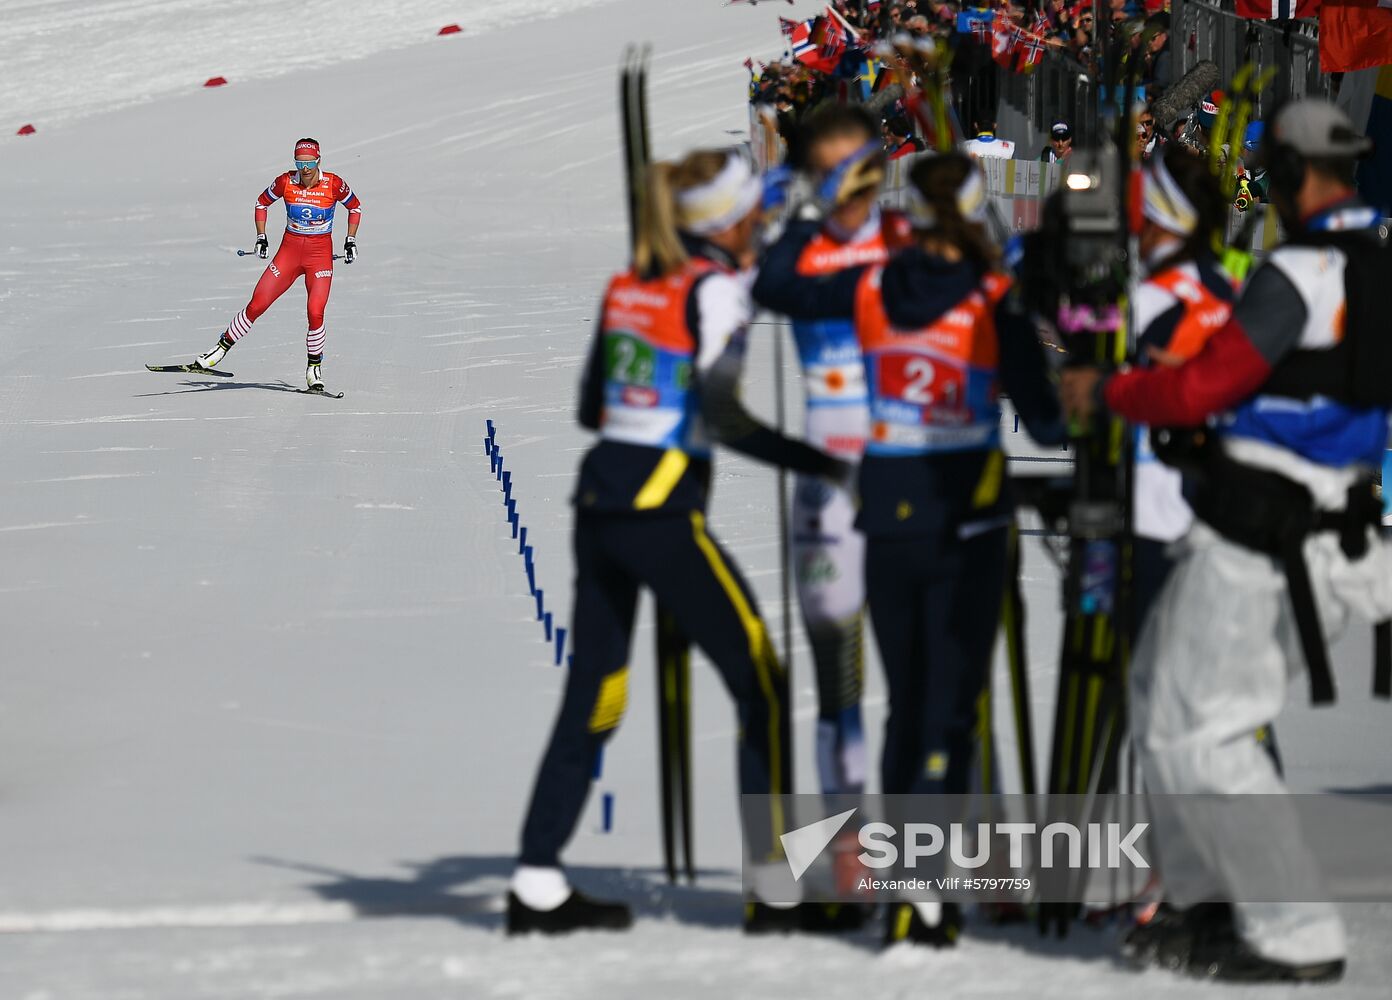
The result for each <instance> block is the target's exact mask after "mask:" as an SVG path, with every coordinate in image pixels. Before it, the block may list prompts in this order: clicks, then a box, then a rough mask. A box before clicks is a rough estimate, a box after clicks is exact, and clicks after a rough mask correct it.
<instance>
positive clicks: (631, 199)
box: [619, 45, 696, 882]
mask: <svg viewBox="0 0 1392 1000" xmlns="http://www.w3.org/2000/svg"><path fill="white" fill-rule="evenodd" d="M649 55H650V50H649V49H648V48H647V47H646V46H644V47H641V48H640V47H638V46H632V45H631V46H629V47H628V48H627V49H625V50H624V54H623V63H622V65H621V67H620V70H619V108H620V114H621V118H622V128H623V143H624V178H625V181H626V184H625V187H626V190H627V194H628V227H629V241H630V247H632V248H636V247H637V245H638V234H639V232H640V231H641V229H642V225H643V214H644V212H645V211H646V201H647V200H646V197H645V191H646V190H647V183H648V176H647V174H648V166H649V164H650V163H651V150H650V147H649V142H648V108H647V88H648V59H649ZM656 617H657V733H658V748H657V749H658V775H659V783H660V786H661V802H662V852H663V860H664V863H665V865H666V868H667V880H668V881H669V882H675V881H676V880H677V872H678V870H679V869H680V870H681V871H683V872H684V873H685V874H686V878H687V881H695V879H696V860H695V855H694V854H693V852H692V834H691V640H690V639H689V638H688V637H687V636H686V635H685V634H684V633H683V632H682V630H681V627H680V626H679V625H678V624H677V621H676V618H675V617H673V615H672V613H671V612H670V611H669V610H667V609H666V608H663V607H662V606H661V605H658V606H657V608H656ZM679 835H680V841H678V836H679ZM679 858H680V864H679Z"/></svg>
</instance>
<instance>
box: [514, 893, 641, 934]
mask: <svg viewBox="0 0 1392 1000" xmlns="http://www.w3.org/2000/svg"><path fill="white" fill-rule="evenodd" d="M631 926H633V913H632V912H631V911H630V910H629V908H628V904H627V903H607V902H604V901H602V900H598V899H591V898H590V897H589V896H586V895H584V894H583V893H581V892H579V891H578V890H575V889H572V890H571V892H570V895H569V896H567V897H566V900H565V902H564V903H562V904H561V905H560V906H558V907H556V908H555V909H554V910H534V909H532V908H531V907H530V906H528V905H527V904H526V903H524V902H522V900H520V899H518V898H517V894H516V893H512V892H509V893H508V905H507V932H508V933H509V934H530V933H531V932H532V931H537V932H538V933H541V934H568V933H570V932H571V931H585V930H594V931H625V930H628V928H630V927H631Z"/></svg>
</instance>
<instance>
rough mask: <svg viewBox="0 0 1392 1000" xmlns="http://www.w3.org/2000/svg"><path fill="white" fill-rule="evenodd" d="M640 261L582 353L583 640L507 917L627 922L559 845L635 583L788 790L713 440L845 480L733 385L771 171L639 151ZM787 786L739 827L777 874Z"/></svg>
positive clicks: (777, 681)
mask: <svg viewBox="0 0 1392 1000" xmlns="http://www.w3.org/2000/svg"><path fill="white" fill-rule="evenodd" d="M647 173H648V188H647V191H646V205H645V209H644V211H643V212H642V213H641V214H640V217H641V219H642V224H641V226H640V229H639V232H638V239H637V243H636V248H635V253H634V266H633V268H632V269H631V270H629V271H626V272H624V273H622V274H619V275H616V276H615V277H614V278H613V279H612V280H611V281H610V284H609V288H608V291H607V292H606V293H605V296H604V303H603V308H602V310H601V314H600V320H599V325H598V328H597V330H596V336H595V340H594V342H593V344H592V346H591V350H590V356H589V361H588V363H587V365H586V368H585V374H584V379H583V383H582V386H581V398H580V413H579V418H580V423H581V424H582V425H583V426H584V427H587V428H589V429H591V430H594V431H597V432H598V434H599V441H598V442H597V443H596V444H595V446H594V447H593V448H591V449H590V451H589V452H588V453H587V454H586V456H585V458H584V460H583V462H582V464H581V467H580V477H579V483H578V485H577V487H576V492H575V497H574V503H575V506H576V515H575V532H574V547H575V569H576V579H575V610H574V613H573V615H572V617H571V621H572V622H573V623H574V630H575V631H574V633H573V642H574V645H573V650H574V653H573V660H572V663H571V666H570V669H569V671H568V672H567V674H566V688H565V693H564V695H563V697H562V700H561V707H560V711H559V714H558V715H557V718H556V723H555V728H554V729H553V731H552V734H551V741H550V744H549V745H548V747H547V748H546V752H545V755H544V756H543V758H542V762H541V767H540V770H539V772H538V774H537V779H536V785H535V788H534V790H533V793H532V800H531V805H530V807H529V809H528V812H527V818H526V821H525V824H524V826H523V830H522V852H521V855H520V857H519V860H518V866H517V869H516V871H515V873H514V875H513V878H512V884H511V891H510V892H509V894H508V909H507V930H508V933H510V934H519V933H526V932H529V931H540V932H543V933H560V932H565V931H572V930H578V929H582V928H601V929H614V930H617V929H622V928H625V927H628V926H629V925H630V923H631V921H632V916H631V913H630V911H629V908H628V906H627V905H625V904H623V903H617V902H601V901H597V900H594V899H591V898H589V897H588V896H585V895H583V894H582V893H580V892H578V891H576V890H575V889H573V888H572V887H571V885H570V882H569V880H568V879H567V878H566V875H565V873H564V872H563V871H562V869H561V867H560V852H561V849H562V848H563V847H564V846H565V844H566V842H567V841H568V840H569V839H570V837H571V835H572V833H574V830H575V825H576V823H577V822H578V821H579V818H580V813H581V810H582V808H583V806H584V803H585V798H586V796H587V795H588V793H589V788H590V783H591V777H592V775H593V772H594V761H595V755H596V754H597V753H599V751H600V749H601V747H602V746H603V745H604V743H605V742H606V741H607V740H608V739H609V737H610V736H612V735H613V733H614V731H615V729H616V728H617V727H618V724H619V721H620V719H621V718H622V717H623V713H624V710H625V708H626V706H627V701H628V663H629V644H630V639H631V635H632V631H633V619H634V612H635V610H636V607H637V602H638V591H639V589H640V588H642V587H647V588H649V589H650V590H652V592H653V594H654V595H655V596H656V598H657V600H658V602H659V603H660V604H661V605H662V606H663V607H665V608H668V609H669V610H670V612H671V613H672V614H673V615H674V617H675V618H676V619H677V624H678V625H679V626H680V628H681V631H682V632H683V633H684V634H686V635H689V636H691V637H692V639H693V640H694V641H695V642H696V644H697V645H698V646H700V647H701V648H702V650H704V652H705V653H706V655H707V656H709V657H710V659H711V660H712V662H713V663H714V664H715V667H716V669H717V670H719V671H720V673H721V676H722V678H723V680H724V681H725V684H726V687H727V688H728V689H729V691H730V694H731V697H732V698H733V700H734V702H735V706H736V711H737V714H738V722H739V726H738V730H739V755H738V758H739V784H740V790H741V792H742V793H745V794H762V795H770V796H778V795H780V794H781V793H785V792H787V791H788V784H787V775H788V769H789V766H790V761H789V759H788V750H789V736H788V734H789V725H790V722H791V719H790V713H791V705H790V702H789V698H788V682H787V676H786V674H785V673H784V668H783V665H782V664H781V663H780V662H779V661H778V658H777V656H776V655H775V653H774V649H773V643H772V642H771V641H770V639H769V635H768V630H767V628H766V627H765V625H764V621H763V619H762V618H761V617H760V616H759V612H758V608H757V606H756V603H755V600H754V596H753V594H752V592H751V591H750V590H749V588H748V586H747V585H746V584H745V583H744V581H743V579H742V578H741V576H740V574H739V571H738V570H737V569H736V567H735V565H734V563H733V562H732V561H731V560H730V558H729V556H728V555H726V553H725V552H724V550H723V549H722V548H721V546H720V545H719V544H718V543H717V542H716V541H715V539H714V538H713V537H711V535H710V533H709V531H708V530H707V527H706V518H705V508H706V501H707V494H708V491H709V484H710V476H711V442H712V440H715V441H718V442H720V443H722V444H725V445H727V446H728V447H731V448H734V449H735V450H737V451H740V452H743V453H744V454H746V455H749V456H750V457H752V458H756V459H760V460H762V461H765V462H770V463H772V464H775V465H780V466H785V467H787V468H790V469H794V470H796V471H798V472H801V473H804V474H806V475H815V476H823V477H826V478H827V479H828V480H829V481H831V482H834V483H844V482H845V481H846V480H847V479H848V478H849V476H850V474H851V467H850V466H849V465H847V464H846V463H845V462H842V461H840V460H839V459H836V458H833V457H831V456H829V455H826V454H824V453H822V452H820V451H818V450H816V449H815V448H811V447H809V446H808V445H805V444H802V443H800V442H796V441H792V440H790V439H788V438H785V437H783V436H781V435H779V434H778V433H776V432H774V431H773V430H771V429H769V428H767V427H764V426H763V425H761V424H760V423H758V422H757V421H756V420H755V419H754V418H753V417H752V416H750V415H749V414H748V413H747V412H746V411H745V410H744V408H743V406H742V405H741V403H740V401H739V398H738V386H739V379H740V374H741V371H742V369H743V363H744V351H745V341H746V337H747V327H748V323H749V320H750V314H751V306H750V302H749V294H748V290H747V278H746V277H745V276H743V275H741V273H740V272H741V271H742V270H743V269H745V268H748V267H749V266H750V265H752V263H753V259H754V250H755V245H756V238H757V229H758V218H759V214H760V208H761V205H760V203H761V200H762V194H763V184H762V181H761V180H760V178H759V177H758V175H757V174H756V173H755V171H754V169H753V166H752V164H751V163H750V162H749V161H748V160H747V159H746V158H745V157H744V156H742V155H740V154H739V153H736V152H731V151H724V150H702V151H697V152H694V153H691V154H690V155H688V156H687V157H685V158H684V159H682V160H681V161H679V162H676V163H656V164H653V166H652V167H651V168H650V169H649V170H648V171H647ZM783 832H785V823H784V817H783V815H782V804H781V802H780V801H779V800H778V799H777V798H773V799H771V800H770V808H769V814H768V815H765V816H762V817H759V818H758V819H756V820H754V821H753V822H752V823H751V824H750V825H749V826H748V827H747V828H746V830H745V840H746V844H747V849H748V852H749V857H750V860H751V862H752V863H753V864H754V865H755V867H756V870H757V869H758V866H759V865H760V864H762V863H768V866H769V869H770V870H775V871H776V870H781V872H782V873H784V874H785V875H786V872H787V865H786V863H784V862H783V861H782V860H781V847H780V844H779V840H778V837H779V835H780V834H782V833H783ZM817 912H819V911H818V910H817V908H814V907H802V906H796V905H789V906H771V905H769V904H768V903H767V902H765V901H763V900H761V899H757V898H756V899H752V900H749V901H747V903H746V908H745V929H746V930H747V931H751V932H758V931H766V930H790V929H800V928H801V927H803V926H804V922H805V920H806V919H808V917H809V916H810V915H815V914H816V913H817Z"/></svg>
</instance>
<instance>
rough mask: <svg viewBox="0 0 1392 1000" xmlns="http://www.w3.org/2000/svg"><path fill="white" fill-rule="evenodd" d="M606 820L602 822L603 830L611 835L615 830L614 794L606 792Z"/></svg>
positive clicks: (604, 803)
mask: <svg viewBox="0 0 1392 1000" xmlns="http://www.w3.org/2000/svg"><path fill="white" fill-rule="evenodd" d="M603 808H604V818H603V820H602V821H601V825H602V829H603V830H604V832H605V833H609V832H610V831H611V830H613V829H614V793H613V792H605V793H604V800H603Z"/></svg>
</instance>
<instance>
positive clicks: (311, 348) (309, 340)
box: [305, 326, 324, 354]
mask: <svg viewBox="0 0 1392 1000" xmlns="http://www.w3.org/2000/svg"><path fill="white" fill-rule="evenodd" d="M305 352H306V353H308V354H323V353H324V328H323V327H322V326H321V327H320V328H319V329H317V330H310V331H309V332H308V333H306V334H305Z"/></svg>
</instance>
